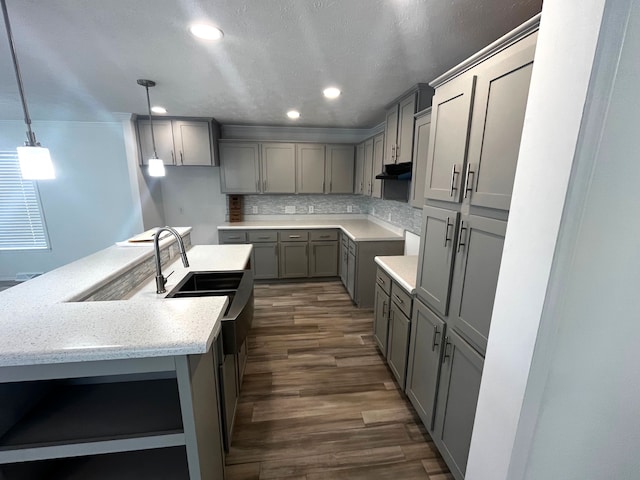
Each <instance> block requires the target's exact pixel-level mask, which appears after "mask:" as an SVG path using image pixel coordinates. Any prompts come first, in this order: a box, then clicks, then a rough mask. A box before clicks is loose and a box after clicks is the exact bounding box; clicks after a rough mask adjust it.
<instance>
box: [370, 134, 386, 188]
mask: <svg viewBox="0 0 640 480" xmlns="http://www.w3.org/2000/svg"><path fill="white" fill-rule="evenodd" d="M384 138H385V137H384V134H383V133H380V134H379V135H376V136H375V137H373V179H372V185H373V186H372V188H371V196H372V197H377V198H382V180H376V175H378V174H380V173H382V171H383V170H384V163H383V160H384V157H383V154H384Z"/></svg>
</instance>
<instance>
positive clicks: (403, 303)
mask: <svg viewBox="0 0 640 480" xmlns="http://www.w3.org/2000/svg"><path fill="white" fill-rule="evenodd" d="M412 300H413V299H412V298H411V295H409V294H408V293H407V292H405V291H404V290H403V289H402V287H400V286H399V285H398V284H397V283H395V282H393V283H392V284H391V301H392V302H393V303H395V304H396V305H397V306H398V308H399V309H400V310H402V313H404V314H405V315H406V316H407V317H411V302H412Z"/></svg>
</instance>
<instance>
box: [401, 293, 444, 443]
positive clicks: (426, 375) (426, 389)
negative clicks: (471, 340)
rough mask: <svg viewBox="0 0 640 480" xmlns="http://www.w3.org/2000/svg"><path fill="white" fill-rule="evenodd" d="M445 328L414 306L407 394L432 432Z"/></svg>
mask: <svg viewBox="0 0 640 480" xmlns="http://www.w3.org/2000/svg"><path fill="white" fill-rule="evenodd" d="M445 328H446V324H445V323H444V322H443V321H442V320H440V319H439V318H438V317H437V315H436V314H435V313H433V312H432V311H431V310H429V309H428V308H427V307H425V306H424V305H423V304H422V303H421V302H420V301H419V300H416V301H414V303H413V315H412V317H411V335H410V339H409V358H408V360H407V387H406V392H407V396H408V397H409V400H410V401H411V403H412V404H413V406H414V408H415V409H416V412H418V415H419V416H420V418H421V419H422V422H423V423H424V426H425V427H427V429H428V430H429V431H430V432H432V431H433V420H434V414H435V411H436V394H437V393H438V380H439V378H440V353H441V351H442V348H441V346H442V339H443V338H444V335H445Z"/></svg>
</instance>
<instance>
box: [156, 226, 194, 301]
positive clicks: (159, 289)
mask: <svg viewBox="0 0 640 480" xmlns="http://www.w3.org/2000/svg"><path fill="white" fill-rule="evenodd" d="M162 232H169V233H171V234H172V235H173V236H174V237H176V241H177V242H178V249H179V250H180V257H181V258H182V265H184V266H185V268H186V267H188V266H189V260H188V259H187V252H186V251H185V249H184V242H183V241H182V237H181V236H180V234H179V233H178V232H177V231H176V230H175V229H174V228H171V227H161V228H158V230H157V231H156V235H155V237H154V238H153V249H154V252H155V255H156V293H158V294H160V293H165V292H166V291H167V290H166V289H165V288H164V287H165V285H166V283H167V279H166V277H165V276H164V275H162V265H161V263H160V234H161V233H162Z"/></svg>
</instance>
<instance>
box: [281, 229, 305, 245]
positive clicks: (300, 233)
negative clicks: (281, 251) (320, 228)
mask: <svg viewBox="0 0 640 480" xmlns="http://www.w3.org/2000/svg"><path fill="white" fill-rule="evenodd" d="M278 237H279V238H280V241H281V242H306V241H307V240H309V232H308V231H306V230H281V231H280V232H278Z"/></svg>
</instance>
